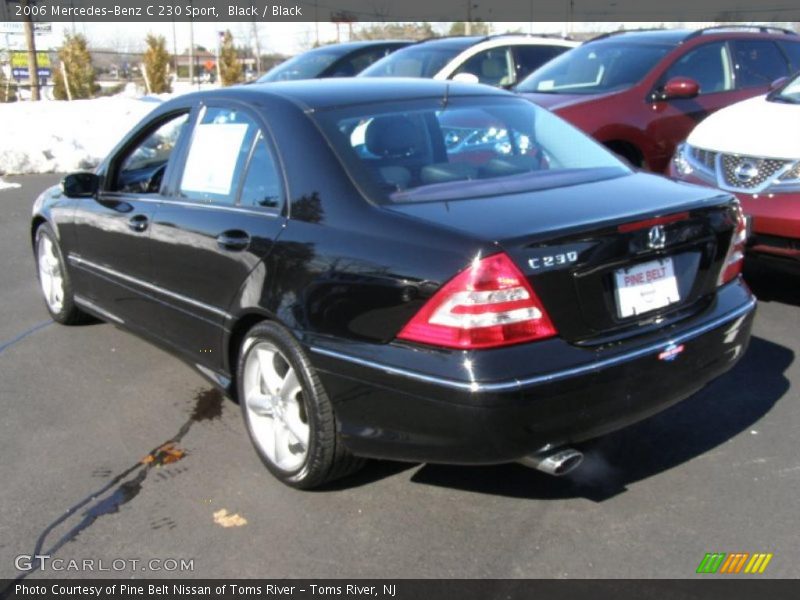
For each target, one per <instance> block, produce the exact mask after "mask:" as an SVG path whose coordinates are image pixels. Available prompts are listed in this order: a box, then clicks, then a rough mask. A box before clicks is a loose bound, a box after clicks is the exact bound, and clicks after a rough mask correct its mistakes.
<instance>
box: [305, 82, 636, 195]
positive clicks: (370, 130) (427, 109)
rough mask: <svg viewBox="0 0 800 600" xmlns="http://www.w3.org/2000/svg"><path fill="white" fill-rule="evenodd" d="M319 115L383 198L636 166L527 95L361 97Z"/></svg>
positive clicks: (481, 191) (509, 185)
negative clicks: (382, 100) (375, 100)
mask: <svg viewBox="0 0 800 600" xmlns="http://www.w3.org/2000/svg"><path fill="white" fill-rule="evenodd" d="M316 118H317V119H318V120H319V123H320V126H321V127H322V129H323V131H324V132H325V135H326V136H327V137H328V139H329V141H330V143H331V145H332V146H333V147H334V149H335V150H336V152H337V153H338V154H339V156H340V158H341V160H342V162H343V163H344V165H345V167H346V168H347V170H348V172H349V173H350V175H351V177H352V178H353V179H354V180H355V181H356V183H357V184H358V185H359V187H361V189H362V190H363V191H364V192H365V193H366V195H367V196H368V197H370V198H371V199H373V200H375V201H377V202H381V203H386V202H417V201H429V200H431V201H432V200H454V199H460V198H473V197H480V196H493V195H498V194H502V193H517V192H524V191H532V190H541V189H547V188H553V187H561V186H564V185H573V184H576V183H585V182H589V181H596V180H601V179H607V178H611V177H619V176H622V175H626V174H628V173H630V170H629V169H628V168H627V167H626V166H625V165H623V164H622V162H620V161H619V160H618V159H617V158H616V157H615V156H614V155H613V154H611V153H610V152H609V151H608V150H606V149H605V148H603V147H602V146H601V145H599V144H598V143H596V142H595V141H593V140H591V139H590V138H589V137H587V136H586V135H584V134H583V133H581V132H579V131H578V130H577V129H575V128H573V127H572V126H571V125H568V124H567V123H565V122H564V121H562V120H561V119H560V118H558V117H556V116H555V115H553V114H552V113H550V112H548V111H547V110H545V109H543V108H540V107H538V106H536V105H534V104H532V103H530V102H527V101H525V100H522V99H520V98H513V97H497V98H492V97H470V98H464V97H460V98H451V99H447V100H445V99H437V100H418V101H410V102H405V103H403V102H393V103H391V104H388V103H387V104H375V105H359V106H355V107H349V108H346V109H336V110H330V111H320V112H319V113H317V116H316Z"/></svg>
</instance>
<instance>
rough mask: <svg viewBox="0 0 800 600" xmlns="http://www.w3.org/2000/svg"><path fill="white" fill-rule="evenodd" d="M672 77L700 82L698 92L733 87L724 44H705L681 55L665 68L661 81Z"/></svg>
mask: <svg viewBox="0 0 800 600" xmlns="http://www.w3.org/2000/svg"><path fill="white" fill-rule="evenodd" d="M673 77H689V78H691V79H694V80H695V81H696V82H697V83H698V84H700V94H714V93H716V92H725V91H728V90H731V89H733V78H732V76H731V68H730V61H729V59H728V53H727V51H726V49H725V44H724V43H722V42H718V43H714V44H705V45H704V46H700V47H698V48H695V49H694V50H691V51H689V52H687V53H686V54H684V55H683V56H681V57H680V58H679V59H678V60H677V61H675V63H674V64H673V65H672V66H671V67H670V68H669V69H668V70H667V72H666V74H665V75H664V79H663V83H666V82H667V81H669V80H670V79H672V78H673Z"/></svg>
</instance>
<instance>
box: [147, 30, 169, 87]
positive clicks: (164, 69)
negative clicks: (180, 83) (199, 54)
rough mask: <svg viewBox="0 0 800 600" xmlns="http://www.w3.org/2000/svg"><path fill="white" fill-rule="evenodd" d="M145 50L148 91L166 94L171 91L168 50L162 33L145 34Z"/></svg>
mask: <svg viewBox="0 0 800 600" xmlns="http://www.w3.org/2000/svg"><path fill="white" fill-rule="evenodd" d="M145 40H146V42H147V50H146V51H145V53H144V70H145V73H147V81H148V82H149V83H150V92H151V93H153V94H166V93H169V92H171V91H172V87H171V86H170V80H169V52H167V40H166V38H165V37H164V36H163V35H159V36H156V35H153V34H152V33H148V34H147V38H145Z"/></svg>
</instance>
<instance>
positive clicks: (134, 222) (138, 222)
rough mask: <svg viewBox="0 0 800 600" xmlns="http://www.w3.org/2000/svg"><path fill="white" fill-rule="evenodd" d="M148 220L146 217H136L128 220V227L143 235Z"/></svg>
mask: <svg viewBox="0 0 800 600" xmlns="http://www.w3.org/2000/svg"><path fill="white" fill-rule="evenodd" d="M148 223H149V221H148V219H147V217H146V216H144V215H134V216H132V217H131V218H130V219H128V227H129V228H130V229H131V230H132V231H135V232H136V233H141V232H143V231H145V230H146V229H147V224H148Z"/></svg>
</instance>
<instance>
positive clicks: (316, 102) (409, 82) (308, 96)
mask: <svg viewBox="0 0 800 600" xmlns="http://www.w3.org/2000/svg"><path fill="white" fill-rule="evenodd" d="M445 94H448V95H450V96H508V97H511V98H514V97H517V96H516V95H515V94H511V93H510V92H507V91H505V90H501V89H497V88H494V87H490V86H484V85H476V84H469V83H458V82H453V81H438V80H434V79H412V78H391V77H381V78H371V77H364V78H358V77H347V78H331V79H306V80H299V81H279V82H271V83H255V84H252V85H246V86H235V87H230V88H223V89H219V90H210V91H204V92H196V93H195V94H194V96H196V97H200V98H209V99H210V98H213V97H216V96H220V97H221V96H225V97H228V98H233V99H237V97H238V99H240V100H243V101H248V100H250V101H254V100H257V99H258V97H259V96H265V95H275V96H279V97H282V98H285V99H287V100H289V101H291V102H294V103H295V104H298V105H300V106H302V107H303V108H304V109H312V110H313V109H325V108H333V107H337V106H348V105H354V104H365V103H372V102H388V101H392V100H412V99H417V98H437V97H444V96H445Z"/></svg>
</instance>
